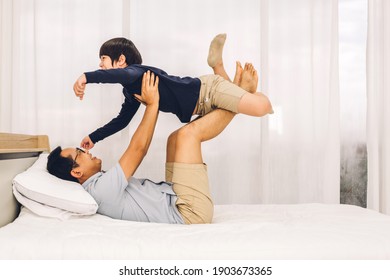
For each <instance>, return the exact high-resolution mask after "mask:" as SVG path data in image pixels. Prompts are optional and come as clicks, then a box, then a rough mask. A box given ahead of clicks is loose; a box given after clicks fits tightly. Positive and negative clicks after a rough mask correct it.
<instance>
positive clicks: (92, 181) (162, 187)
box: [83, 163, 184, 224]
mask: <svg viewBox="0 0 390 280" xmlns="http://www.w3.org/2000/svg"><path fill="white" fill-rule="evenodd" d="M83 187H84V189H85V190H86V191H87V192H88V193H89V194H91V196H92V197H93V198H94V199H95V201H96V202H97V204H98V205H99V208H98V210H97V212H98V213H99V214H102V215H106V216H109V217H111V218H114V219H121V220H129V221H138V222H155V223H170V224H184V221H183V218H182V216H181V215H180V213H179V211H178V210H177V207H176V200H177V196H176V194H175V192H174V191H173V189H172V185H170V184H168V183H166V182H161V183H154V182H152V181H150V180H147V179H136V178H134V177H131V178H130V179H129V181H127V179H126V177H125V174H124V173H123V170H122V168H121V166H120V165H119V163H117V164H116V165H115V166H114V167H113V168H111V169H110V170H108V171H107V172H98V173H96V174H95V175H93V176H91V177H90V178H88V180H87V181H85V182H84V184H83Z"/></svg>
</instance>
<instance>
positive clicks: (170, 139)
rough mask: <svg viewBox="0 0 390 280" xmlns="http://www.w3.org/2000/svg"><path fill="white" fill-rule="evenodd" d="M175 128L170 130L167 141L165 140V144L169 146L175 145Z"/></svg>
mask: <svg viewBox="0 0 390 280" xmlns="http://www.w3.org/2000/svg"><path fill="white" fill-rule="evenodd" d="M177 132H178V131H177V130H176V131H174V132H172V133H171V134H170V135H169V136H168V141H167V145H168V147H169V146H173V147H174V146H175V145H176V139H177Z"/></svg>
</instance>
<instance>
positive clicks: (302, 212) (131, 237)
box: [0, 135, 390, 260]
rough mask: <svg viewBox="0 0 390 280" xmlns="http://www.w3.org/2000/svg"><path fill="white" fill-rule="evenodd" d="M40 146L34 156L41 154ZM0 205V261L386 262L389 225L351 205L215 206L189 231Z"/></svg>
mask: <svg viewBox="0 0 390 280" xmlns="http://www.w3.org/2000/svg"><path fill="white" fill-rule="evenodd" d="M3 136H4V135H3ZM7 137H8V139H10V138H12V137H13V136H12V135H11V136H10V135H7ZM17 141H19V140H15V141H13V140H12V141H11V142H12V143H16V142H17ZM45 142H46V144H47V145H44V146H45V147H42V146H41V147H39V149H40V151H39V152H43V153H45V151H46V152H47V150H48V140H46V141H45ZM0 143H1V142H0ZM7 149H12V147H8V148H7ZM24 149H27V150H28V148H24ZM36 150H37V148H32V150H31V151H32V152H36ZM24 152H27V151H26V150H25V151H24ZM3 153H5V152H4V151H3ZM42 157H43V155H42V154H41V155H38V156H35V157H33V158H32V160H30V161H29V162H27V163H24V166H23V167H20V168H22V169H23V168H27V167H28V165H32V164H33V163H31V161H33V162H34V164H33V166H34V165H35V164H36V162H38V161H39V160H41V158H42ZM37 158H38V160H37ZM14 160H16V161H17V159H7V161H14ZM34 160H35V161H34ZM16 165H17V164H16ZM26 165H27V166H26ZM4 166H11V164H9V162H7V164H5V165H4V164H3V165H2V167H4ZM20 168H19V169H18V170H15V169H8V168H2V169H1V172H2V176H1V180H2V184H3V183H4V182H5V186H6V188H5V189H4V188H2V189H1V196H3V193H6V194H8V195H9V193H11V194H12V189H13V188H14V189H13V190H14V191H15V186H12V183H11V181H12V180H13V179H11V180H8V179H6V180H4V178H11V177H12V178H13V177H15V176H16V177H15V178H18V176H19V174H18V172H21V170H20ZM30 168H32V167H30ZM30 168H29V169H30ZM14 193H15V192H14ZM1 203H2V205H0V206H1V209H2V211H4V210H7V212H8V213H15V212H16V216H17V218H16V219H15V220H13V218H12V217H11V216H12V215H11V214H9V217H8V222H4V220H3V224H2V227H1V228H0V248H1V250H0V259H45V260H46V259H90V260H93V259H116V260H122V259H137V260H155V259H166V260H177V259H181V260H195V259H196V260H199V259H204V260H207V259H222V260H224V259H226V260H228V259H248V260H249V259H252V260H254V259H272V260H277V259H283V260H286V259H288V260H290V259H298V260H308V259H317V260H326V259H337V260H339V259H349V260H352V259H364V260H366V259H377V260H378V259H387V260H388V259H390V217H389V216H387V215H383V214H380V213H378V212H376V211H373V210H368V209H365V208H361V207H358V206H352V205H340V204H337V205H330V204H321V203H308V204H292V205H216V206H215V214H214V219H213V222H212V224H206V225H189V226H188V225H169V224H155V223H139V222H131V221H121V220H114V219H111V218H108V217H105V216H102V215H99V214H96V213H95V214H94V213H88V214H85V215H68V216H66V217H65V216H63V215H62V216H61V217H54V216H53V217H47V216H43V215H40V214H37V213H39V212H37V211H35V210H34V208H33V207H29V206H22V207H21V210H20V212H19V210H18V205H17V203H16V202H15V201H14V204H11V205H10V204H8V203H6V204H4V202H3V201H2V202H1ZM26 205H28V204H26ZM50 207H52V206H50ZM88 207H91V205H88ZM8 208H12V209H8ZM54 208H55V207H54ZM10 210H12V211H10ZM88 210H90V208H88ZM92 212H93V211H92ZM66 213H68V214H69V210H68V211H67V212H66Z"/></svg>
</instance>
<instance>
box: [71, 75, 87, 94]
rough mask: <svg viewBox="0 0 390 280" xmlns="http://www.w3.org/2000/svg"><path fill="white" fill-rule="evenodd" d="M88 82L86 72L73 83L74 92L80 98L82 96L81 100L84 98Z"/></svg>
mask: <svg viewBox="0 0 390 280" xmlns="http://www.w3.org/2000/svg"><path fill="white" fill-rule="evenodd" d="M86 84H87V77H85V74H82V75H81V76H80V77H79V78H78V79H77V81H76V82H75V83H74V85H73V91H74V94H75V95H76V96H77V97H78V98H80V100H83V98H84V91H85V86H86Z"/></svg>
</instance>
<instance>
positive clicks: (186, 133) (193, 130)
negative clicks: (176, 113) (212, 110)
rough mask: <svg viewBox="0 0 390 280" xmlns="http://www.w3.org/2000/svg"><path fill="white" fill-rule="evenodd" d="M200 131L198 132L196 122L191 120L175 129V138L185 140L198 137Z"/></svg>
mask: <svg viewBox="0 0 390 280" xmlns="http://www.w3.org/2000/svg"><path fill="white" fill-rule="evenodd" d="M199 137H200V132H199V126H198V124H197V123H196V122H191V123H189V124H187V125H185V126H183V127H182V128H180V129H179V130H178V131H177V135H176V138H177V139H180V140H186V139H193V138H195V139H199Z"/></svg>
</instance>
